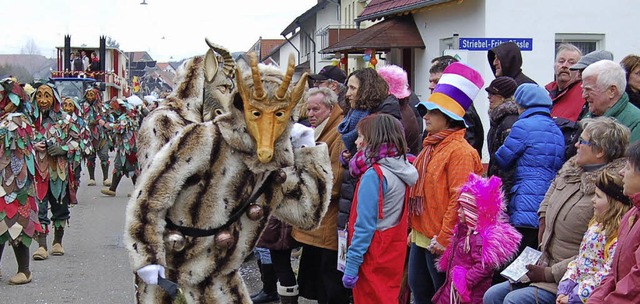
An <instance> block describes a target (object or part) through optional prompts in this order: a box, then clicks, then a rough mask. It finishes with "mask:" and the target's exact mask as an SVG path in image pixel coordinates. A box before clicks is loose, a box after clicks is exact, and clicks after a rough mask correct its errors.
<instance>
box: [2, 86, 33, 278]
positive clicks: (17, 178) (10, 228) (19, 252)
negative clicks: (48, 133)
mask: <svg viewBox="0 0 640 304" xmlns="http://www.w3.org/2000/svg"><path fill="white" fill-rule="evenodd" d="M28 109H29V97H28V96H27V94H26V93H25V91H24V90H23V89H22V87H20V85H19V84H18V82H16V81H14V80H12V79H8V78H7V79H4V80H2V81H1V82H0V113H2V114H1V115H2V116H1V117H0V257H2V252H3V250H4V245H5V243H6V242H9V244H10V245H11V247H13V252H14V254H15V257H16V261H17V264H18V272H17V273H16V274H15V275H14V276H13V277H11V278H10V279H9V284H26V283H29V282H31V271H30V270H29V246H30V245H31V242H32V241H33V238H34V237H35V233H36V232H42V226H41V225H40V222H39V221H38V203H37V201H36V196H35V190H34V188H33V181H34V179H33V176H34V159H33V145H32V138H33V132H34V131H33V125H32V124H31V119H30V118H29V116H28V115H26V113H28Z"/></svg>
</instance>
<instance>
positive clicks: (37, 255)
mask: <svg viewBox="0 0 640 304" xmlns="http://www.w3.org/2000/svg"><path fill="white" fill-rule="evenodd" d="M43 230H44V231H47V230H46V227H45V228H43ZM48 258H49V252H48V251H47V234H45V233H38V249H37V250H36V252H34V253H33V259H34V260H36V261H42V260H46V259H48Z"/></svg>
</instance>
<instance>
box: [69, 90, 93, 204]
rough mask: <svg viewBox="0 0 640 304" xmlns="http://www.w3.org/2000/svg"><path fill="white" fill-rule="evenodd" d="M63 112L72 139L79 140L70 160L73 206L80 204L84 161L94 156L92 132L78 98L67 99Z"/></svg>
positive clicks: (71, 201)
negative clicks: (85, 158)
mask: <svg viewBox="0 0 640 304" xmlns="http://www.w3.org/2000/svg"><path fill="white" fill-rule="evenodd" d="M62 110H63V111H64V113H66V115H64V119H63V121H69V122H70V126H69V132H71V133H72V134H73V135H72V137H76V138H78V141H77V145H76V143H75V142H74V143H72V144H73V145H74V146H73V147H72V148H71V149H70V151H72V152H73V155H71V153H70V155H69V156H70V157H71V158H70V159H69V188H70V191H69V204H70V205H71V206H73V205H76V204H78V196H77V193H78V187H79V186H80V176H81V174H82V159H83V158H84V157H86V156H88V155H91V154H94V152H93V146H92V144H91V130H90V129H89V126H88V125H87V123H86V122H85V120H84V119H83V118H82V116H80V115H79V114H80V113H81V112H80V105H79V103H78V101H77V99H76V98H68V97H67V98H65V99H64V101H63V102H62Z"/></svg>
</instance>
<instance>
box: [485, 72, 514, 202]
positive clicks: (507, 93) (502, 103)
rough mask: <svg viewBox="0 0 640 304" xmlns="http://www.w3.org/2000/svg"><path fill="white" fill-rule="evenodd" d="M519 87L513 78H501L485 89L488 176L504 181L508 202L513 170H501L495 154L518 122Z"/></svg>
mask: <svg viewBox="0 0 640 304" xmlns="http://www.w3.org/2000/svg"><path fill="white" fill-rule="evenodd" d="M517 88H518V85H517V84H516V81H515V80H513V78H511V77H507V76H500V77H498V78H496V79H494V80H493V81H492V82H491V84H489V86H488V87H486V88H485V90H486V91H487V94H488V97H487V98H488V99H489V119H490V122H491V128H490V129H489V133H488V134H487V143H488V146H489V147H488V148H489V167H488V171H487V174H488V175H489V176H492V175H495V176H498V177H500V179H501V180H502V188H503V189H504V190H505V191H504V192H505V194H507V195H506V196H505V199H506V200H507V201H508V200H509V197H508V193H509V189H511V186H513V170H501V169H500V167H499V166H498V164H497V163H496V157H495V153H496V151H498V148H500V146H502V144H504V141H505V140H506V139H507V136H509V133H510V132H511V127H512V126H513V124H514V123H515V122H516V120H518V106H517V105H516V102H515V101H514V99H513V94H514V93H515V92H516V89H517Z"/></svg>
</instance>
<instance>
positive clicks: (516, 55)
mask: <svg viewBox="0 0 640 304" xmlns="http://www.w3.org/2000/svg"><path fill="white" fill-rule="evenodd" d="M496 56H498V59H499V60H500V65H501V66H502V75H501V76H509V77H511V78H513V80H515V81H516V83H517V84H518V85H521V84H523V83H536V82H535V81H533V79H531V78H529V77H528V76H527V75H525V74H524V73H522V53H520V48H519V47H518V45H517V44H515V43H513V42H506V43H503V44H501V45H498V46H496V47H494V48H492V49H490V50H489V52H487V58H488V59H489V66H490V67H491V71H493V75H496V67H494V66H493V60H494V59H495V58H496ZM496 76H497V75H496Z"/></svg>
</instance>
